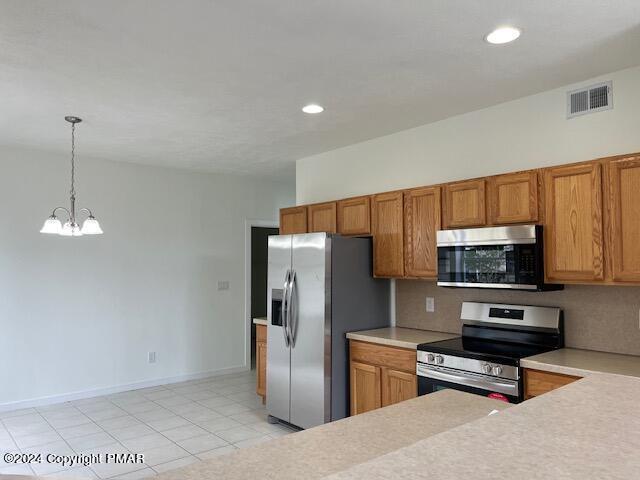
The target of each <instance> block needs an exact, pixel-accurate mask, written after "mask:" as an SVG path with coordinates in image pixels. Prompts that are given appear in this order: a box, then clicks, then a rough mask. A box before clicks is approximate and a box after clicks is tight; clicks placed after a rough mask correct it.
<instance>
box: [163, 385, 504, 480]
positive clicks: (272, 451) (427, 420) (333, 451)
mask: <svg viewBox="0 0 640 480" xmlns="http://www.w3.org/2000/svg"><path fill="white" fill-rule="evenodd" d="M506 408H510V406H509V405H508V404H505V403H502V402H499V401H497V400H491V399H487V398H483V397H480V396H476V395H470V394H467V393H462V392H458V391H454V390H447V391H442V392H437V393H434V394H431V395H426V396H422V397H418V398H414V399H412V400H407V401H405V402H402V403H398V404H395V405H391V406H388V407H385V408H380V409H377V410H373V411H370V412H367V413H363V414H360V415H356V416H353V417H349V418H345V419H343V420H338V421H336V422H332V423H328V424H325V425H321V426H319V427H315V428H312V429H309V430H305V431H302V432H298V433H293V434H290V435H287V436H285V437H282V438H278V439H275V440H271V441H268V442H265V443H261V444H259V445H256V446H253V447H248V448H246V449H243V450H239V451H236V452H232V453H229V454H226V455H223V456H221V457H217V458H214V459H211V460H207V461H205V462H202V463H197V464H193V465H189V466H186V467H184V468H180V469H177V470H173V471H169V472H166V473H164V474H161V475H160V476H159V478H161V479H165V480H174V479H175V480H197V479H201V478H224V479H225V480H237V479H256V478H263V479H279V480H280V479H296V480H298V479H301V478H304V479H319V478H322V477H324V476H326V475H330V474H332V473H335V472H339V471H341V470H344V469H345V468H349V467H351V466H353V465H356V464H359V463H362V462H366V461H368V460H371V459H374V458H377V457H379V456H380V455H384V454H386V453H388V452H392V451H394V450H397V449H398V448H401V447H405V446H407V445H411V444H412V443H414V442H417V441H419V440H422V439H424V438H426V437H429V436H431V435H436V434H438V433H440V432H444V431H446V430H449V429H451V428H455V427H457V426H459V425H463V424H465V423H468V422H471V421H473V420H477V419H479V418H483V417H485V416H486V415H488V414H489V413H490V412H491V411H492V410H494V409H495V410H503V409H506Z"/></svg>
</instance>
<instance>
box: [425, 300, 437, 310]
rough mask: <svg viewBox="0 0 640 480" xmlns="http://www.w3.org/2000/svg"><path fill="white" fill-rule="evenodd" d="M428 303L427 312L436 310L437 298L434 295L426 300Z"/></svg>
mask: <svg viewBox="0 0 640 480" xmlns="http://www.w3.org/2000/svg"><path fill="white" fill-rule="evenodd" d="M425 303H426V305H425V307H426V309H427V312H429V313H431V312H435V311H436V300H435V298H433V297H427V301H426V302H425Z"/></svg>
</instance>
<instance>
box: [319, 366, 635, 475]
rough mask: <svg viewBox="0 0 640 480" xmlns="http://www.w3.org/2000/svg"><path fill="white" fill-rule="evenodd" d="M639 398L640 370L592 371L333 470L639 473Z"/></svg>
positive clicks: (370, 472)
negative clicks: (639, 373) (631, 373)
mask: <svg viewBox="0 0 640 480" xmlns="http://www.w3.org/2000/svg"><path fill="white" fill-rule="evenodd" d="M638 398H640V379H638V378H633V377H625V376H620V375H607V374H599V375H591V376H589V377H587V378H583V379H582V380H579V381H577V382H573V383H571V384H570V385H567V386H565V387H562V388H559V389H557V390H554V391H552V392H550V393H547V394H544V395H541V396H539V397H536V398H534V399H531V400H528V401H526V402H524V403H521V404H519V405H516V406H514V407H512V408H509V409H507V410H505V411H502V412H500V413H498V414H496V415H492V416H490V417H486V418H482V419H479V420H477V421H475V422H470V423H467V424H465V425H462V426H460V427H457V428H454V429H451V430H449V431H447V432H443V433H441V434H438V435H434V436H432V437H430V438H427V439H426V440H421V441H419V442H417V443H415V444H413V445H411V446H408V447H404V448H401V449H399V450H397V451H395V452H392V453H389V454H387V455H383V456H381V457H379V458H377V459H375V460H371V461H369V462H366V463H363V464H360V465H356V466H354V467H352V468H350V469H348V470H345V471H343V472H340V473H337V474H335V475H332V476H330V477H327V478H328V479H331V480H352V479H367V480H382V479H385V480H386V479H389V478H393V479H411V480H413V479H418V478H425V479H436V478H437V479H438V480H454V479H455V480H459V479H462V478H470V479H473V480H485V479H486V480H495V479H496V478H518V479H526V480H538V479H540V480H542V479H562V480H572V479H575V480H584V479H621V480H622V479H631V478H638V472H640V455H638V452H640V415H638Z"/></svg>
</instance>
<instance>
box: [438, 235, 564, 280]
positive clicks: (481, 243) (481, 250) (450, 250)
mask: <svg viewBox="0 0 640 480" xmlns="http://www.w3.org/2000/svg"><path fill="white" fill-rule="evenodd" d="M542 240H543V237H542V226H541V225H514V226H509V227H487V228H471V229H461V230H440V231H438V232H437V245H438V285H441V286H444V287H476V288H477V287H482V288H511V289H519V290H534V291H535V290H559V289H562V288H563V286H562V285H550V284H545V283H544V253H543V248H542V247H543V246H542V243H543V242H542Z"/></svg>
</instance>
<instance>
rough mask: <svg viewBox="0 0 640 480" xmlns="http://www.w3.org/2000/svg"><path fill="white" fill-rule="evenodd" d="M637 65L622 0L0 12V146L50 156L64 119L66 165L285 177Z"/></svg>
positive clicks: (639, 51)
mask: <svg viewBox="0 0 640 480" xmlns="http://www.w3.org/2000/svg"><path fill="white" fill-rule="evenodd" d="M500 24H512V25H515V26H518V27H521V28H522V30H523V34H522V36H521V37H520V39H519V40H517V41H516V42H515V43H513V44H509V45H504V46H490V45H488V44H487V43H485V42H484V41H483V36H484V35H485V34H486V33H488V32H489V31H490V30H492V29H493V28H494V27H496V26H498V25H500ZM638 64H640V1H638V0H616V1H613V0H609V1H607V0H600V1H596V0H562V1H554V0H503V1H496V0H482V1H479V0H421V1H407V0H384V1H383V0H379V1H376V0H288V1H285V0H229V1H212V0H186V1H175V0H148V1H141V0H133V1H130V0H110V1H104V0H100V1H98V0H57V1H55V2H52V1H47V0H43V1H34V0H29V1H26V0H2V1H1V3H0V145H7V146H14V147H21V146H26V147H31V148H38V149H43V150H47V151H59V152H65V151H67V150H68V148H69V139H68V135H69V132H68V125H67V124H66V122H64V121H63V116H64V115H66V114H74V115H78V116H81V117H83V118H84V119H85V122H84V123H82V124H81V125H80V126H79V127H78V129H79V130H78V152H79V156H82V155H90V156H96V157H102V158H108V159H113V160H118V161H127V162H135V163H143V164H153V165H166V166H175V167H184V168H191V169H197V170H207V171H230V172H239V173H254V174H267V175H273V176H276V175H285V176H289V175H291V174H292V172H293V169H294V163H295V160H296V159H298V158H301V157H305V156H308V155H312V154H315V153H319V152H323V151H327V150H331V149H334V148H337V147H340V146H344V145H348V144H351V143H355V142H358V141H362V140H366V139H369V138H373V137H376V136H380V135H384V134H388V133H392V132H395V131H399V130H403V129H406V128H409V127H412V126H416V125H420V124H424V123H428V122H431V121H434V120H438V119H442V118H445V117H449V116H452V115H455V114H458V113H463V112H467V111H471V110H475V109H478V108H482V107H485V106H489V105H493V104H497V103H500V102H503V101H507V100H510V99H514V98H518V97H521V96H525V95H528V94H532V93H536V92H539V91H543V90H547V89H549V88H553V87H557V86H560V85H564V84H567V83H571V82H575V81H580V80H583V79H586V78H589V77H591V76H595V75H598V74H601V73H605V72H609V71H614V70H618V69H622V68H625V67H628V66H633V65H638ZM309 102H317V103H320V104H321V105H323V106H324V107H325V108H326V110H325V113H323V114H321V115H316V116H309V115H305V114H303V113H302V112H301V111H300V108H301V107H302V106H303V105H304V104H306V103H309Z"/></svg>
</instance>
